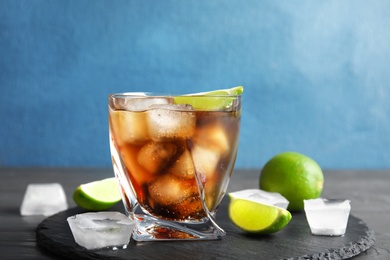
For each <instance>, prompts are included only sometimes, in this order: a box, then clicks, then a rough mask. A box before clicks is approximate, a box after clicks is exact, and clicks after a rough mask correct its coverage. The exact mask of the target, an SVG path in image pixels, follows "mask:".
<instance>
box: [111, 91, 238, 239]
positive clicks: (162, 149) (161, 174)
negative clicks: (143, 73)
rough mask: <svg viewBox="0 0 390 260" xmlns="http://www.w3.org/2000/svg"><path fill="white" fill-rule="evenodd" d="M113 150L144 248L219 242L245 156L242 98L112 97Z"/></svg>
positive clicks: (129, 211) (125, 198)
mask: <svg viewBox="0 0 390 260" xmlns="http://www.w3.org/2000/svg"><path fill="white" fill-rule="evenodd" d="M108 104H109V106H108V107H109V126H110V150H111V157H112V164H113V168H114V172H115V176H116V179H117V180H118V183H119V187H120V190H121V194H122V201H123V204H124V207H125V211H126V214H127V215H128V216H129V217H130V218H132V219H134V220H135V221H136V227H135V229H134V231H133V234H132V237H133V239H134V240H136V241H156V240H213V239H221V238H222V237H223V236H224V235H225V231H224V230H223V229H221V228H220V227H219V226H218V225H217V223H216V221H215V217H216V211H217V208H218V205H219V204H220V202H221V200H222V198H223V196H224V195H225V193H226V189H227V186H228V183H229V179H230V176H231V174H232V171H233V167H234V163H235V160H236V155H237V147H238V136H239V130H240V118H241V95H220V96H218V95H210V94H209V95H201V94H199V95H191V96H185V95H160V94H153V93H118V94H111V95H109V100H108Z"/></svg>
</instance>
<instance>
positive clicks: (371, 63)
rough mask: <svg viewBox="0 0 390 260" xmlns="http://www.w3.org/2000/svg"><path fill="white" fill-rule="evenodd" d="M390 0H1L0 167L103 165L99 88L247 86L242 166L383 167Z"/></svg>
mask: <svg viewBox="0 0 390 260" xmlns="http://www.w3.org/2000/svg"><path fill="white" fill-rule="evenodd" d="M389 28H390V1H387V0H383V1H382V0H376V1H375V0H374V1H369V3H368V2H367V1H363V0H357V1H352V0H351V1H312V0H307V1H273V0H272V1H271V0H270V1H257V0H247V1H241V0H231V1H225V0H212V1H206V0H197V1H190V0H188V1H181V0H177V1H159V0H155V1H150V0H149V1H135V0H129V1H119V0H117V1H99V0H94V1H92V0H91V1H89V0H82V1H50V0H45V1H38V0H31V1H28V0H25V1H22V0H0V87H1V92H0V118H1V122H2V123H1V126H0V166H110V163H111V161H110V155H109V146H108V126H107V105H106V101H107V94H108V93H111V92H121V91H159V92H163V91H169V92H194V91H206V90H210V89H215V88H227V87H232V86H236V85H243V86H245V93H244V100H243V102H244V108H243V116H242V131H241V137H240V148H239V156H238V159H237V164H236V166H237V167H239V168H255V167H257V168H258V167H261V166H262V165H263V164H264V163H265V162H266V161H267V160H268V159H269V158H270V157H272V156H273V155H275V154H276V153H279V152H282V151H286V150H293V151H298V152H302V153H305V154H307V155H309V156H311V157H312V158H314V159H315V160H317V161H318V162H319V163H320V165H321V166H322V167H323V168H328V169H345V168H363V169H367V168H371V169H376V168H390V114H389V113H390V102H389V99H390V29H389Z"/></svg>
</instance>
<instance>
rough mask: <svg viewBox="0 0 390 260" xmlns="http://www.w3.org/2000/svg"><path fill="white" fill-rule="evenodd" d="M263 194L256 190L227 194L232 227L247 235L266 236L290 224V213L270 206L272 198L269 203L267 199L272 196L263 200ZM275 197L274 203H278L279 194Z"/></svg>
mask: <svg viewBox="0 0 390 260" xmlns="http://www.w3.org/2000/svg"><path fill="white" fill-rule="evenodd" d="M251 191H253V190H251ZM264 192H265V191H262V190H258V192H249V193H246V192H242V191H239V192H232V193H229V198H230V202H229V208H228V212H229V218H230V220H231V221H232V222H233V224H234V225H236V226H237V227H238V228H240V229H241V230H243V231H245V232H248V233H254V234H262V235H268V234H272V233H275V232H278V231H280V230H282V229H283V228H284V227H285V226H286V225H287V224H288V223H289V222H290V220H291V213H290V212H289V211H288V210H286V209H284V208H282V207H278V206H275V205H272V202H271V201H272V198H271V201H270V198H269V196H271V197H272V196H273V195H272V194H271V193H270V194H268V195H266V196H268V198H267V199H265V200H263V198H262V197H263V195H264V194H262V193H264ZM265 193H267V192H265ZM276 195H277V196H278V197H275V201H280V199H279V196H280V194H276ZM261 201H264V203H263V202H261ZM278 203H279V202H277V203H276V204H278ZM283 204H284V203H283ZM287 204H288V202H287Z"/></svg>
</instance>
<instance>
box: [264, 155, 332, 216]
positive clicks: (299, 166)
mask: <svg viewBox="0 0 390 260" xmlns="http://www.w3.org/2000/svg"><path fill="white" fill-rule="evenodd" d="M323 184H324V176H323V173H322V170H321V168H320V166H319V165H318V164H317V163H316V162H315V161H314V160H313V159H311V158H309V157H307V156H305V155H303V154H300V153H295V152H284V153H281V154H278V155H276V156H274V157H273V158H272V159H271V160H269V161H268V162H267V163H266V164H265V165H264V167H263V169H262V171H261V175H260V189H263V190H266V191H271V192H278V193H280V194H282V195H283V196H284V197H285V198H286V199H287V200H288V201H289V202H290V203H289V206H288V209H289V210H291V211H299V210H302V209H303V200H307V199H316V198H318V197H319V196H320V195H321V192H322V188H323Z"/></svg>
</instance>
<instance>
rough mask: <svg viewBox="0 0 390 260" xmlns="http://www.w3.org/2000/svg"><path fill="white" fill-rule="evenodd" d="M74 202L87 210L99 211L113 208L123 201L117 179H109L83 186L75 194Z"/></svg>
mask: <svg viewBox="0 0 390 260" xmlns="http://www.w3.org/2000/svg"><path fill="white" fill-rule="evenodd" d="M73 200H74V202H75V203H76V204H77V205H78V206H80V207H82V208H84V209H87V210H92V211H99V210H105V209H108V208H111V207H112V206H114V205H115V204H116V203H118V202H119V201H120V200H121V194H120V192H119V188H118V183H117V181H116V179H115V178H107V179H103V180H100V181H94V182H90V183H86V184H82V185H80V186H78V187H77V188H76V190H75V191H74V192H73Z"/></svg>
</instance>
